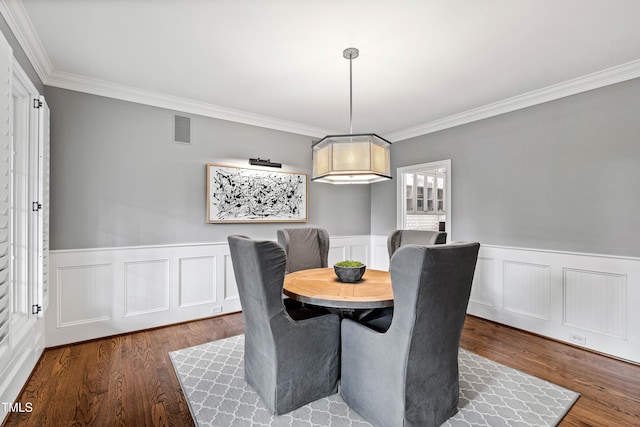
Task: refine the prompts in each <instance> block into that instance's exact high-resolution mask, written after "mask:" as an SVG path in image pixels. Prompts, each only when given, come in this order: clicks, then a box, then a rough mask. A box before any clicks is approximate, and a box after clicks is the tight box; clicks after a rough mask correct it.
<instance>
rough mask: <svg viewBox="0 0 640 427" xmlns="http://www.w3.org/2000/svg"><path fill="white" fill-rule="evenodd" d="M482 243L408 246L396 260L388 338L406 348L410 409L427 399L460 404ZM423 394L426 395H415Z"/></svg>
mask: <svg viewBox="0 0 640 427" xmlns="http://www.w3.org/2000/svg"><path fill="white" fill-rule="evenodd" d="M479 249H480V244H479V243H477V242H473V243H469V242H467V243H454V244H449V245H438V246H427V247H425V246H417V245H407V246H402V247H400V248H399V249H398V250H397V251H396V253H395V254H394V256H393V258H392V259H391V267H390V272H391V282H392V284H393V294H394V315H393V320H392V322H391V326H390V327H389V330H388V332H387V333H388V334H391V335H396V336H397V337H396V339H395V340H394V341H395V342H396V343H398V344H399V345H400V346H401V347H402V348H403V349H404V350H402V351H401V352H402V353H403V354H398V355H397V356H398V360H406V361H407V362H406V363H407V366H406V371H405V372H406V377H405V397H404V399H405V407H406V408H417V407H420V405H421V404H422V403H421V402H422V401H423V399H424V398H425V396H434V395H441V396H442V397H445V396H447V395H450V396H448V398H450V399H451V400H450V401H455V402H456V404H457V401H458V389H459V375H458V374H459V373H458V348H459V345H460V336H461V334H462V327H463V325H464V320H465V316H466V311H467V305H468V303H469V296H470V294H471V285H472V282H473V275H474V272H475V267H476V262H477V259H478V251H479ZM416 390H419V391H420V392H415V391H416Z"/></svg>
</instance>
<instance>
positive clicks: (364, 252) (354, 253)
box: [328, 236, 373, 268]
mask: <svg viewBox="0 0 640 427" xmlns="http://www.w3.org/2000/svg"><path fill="white" fill-rule="evenodd" d="M347 259H351V260H354V261H360V262H362V263H364V264H365V265H367V266H368V267H369V268H373V267H372V266H371V263H370V259H371V237H370V236H336V237H334V236H331V243H330V245H329V260H328V264H329V266H333V264H335V263H336V262H340V261H344V260H347Z"/></svg>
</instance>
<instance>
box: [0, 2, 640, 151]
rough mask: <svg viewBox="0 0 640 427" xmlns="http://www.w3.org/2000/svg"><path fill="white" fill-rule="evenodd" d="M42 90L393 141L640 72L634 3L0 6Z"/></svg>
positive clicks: (639, 28)
mask: <svg viewBox="0 0 640 427" xmlns="http://www.w3.org/2000/svg"><path fill="white" fill-rule="evenodd" d="M0 11H2V13H3V15H5V18H6V19H7V22H8V23H9V25H10V27H11V28H12V30H13V31H14V33H15V34H16V36H17V37H18V40H19V41H20V42H21V44H22V45H23V47H25V50H26V51H27V54H28V56H29V57H30V59H31V60H32V62H33V63H35V64H36V69H37V71H38V73H39V74H40V77H41V79H42V80H43V82H44V83H45V84H47V85H51V86H58V87H65V88H69V89H75V90H83V91H85V92H90V93H96V94H100V95H106V96H113V97H116V98H121V99H128V100H133V101H138V102H145V103H149V104H154V105H159V106H162V107H167V108H172V109H177V110H181V111H186V112H191V113H195V114H205V115H209V116H213V117H220V118H225V119H230V120H235V121H240V122H246V123H251V124H257V125H261V126H266V127H272V128H275V129H282V130H289V131H294V132H297V133H301V134H306V135H310V136H322V135H323V134H325V133H327V132H331V133H348V130H349V61H348V60H346V59H344V58H343V57H342V51H343V50H344V49H345V48H347V47H351V46H354V47H357V48H358V49H360V57H359V58H357V59H355V60H354V61H353V79H354V85H353V99H354V119H353V126H354V129H353V130H354V132H356V133H357V132H375V133H378V134H379V135H381V136H383V137H387V138H389V139H391V140H399V139H403V138H405V137H408V136H413V135H417V134H421V133H427V132H429V131H433V130H438V129H442V128H445V127H448V126H450V125H455V124H460V123H464V122H468V121H471V120H475V119H478V118H483V117H488V116H491V115H495V114H499V113H501V112H505V111H510V110H513V109H517V108H522V107H524V106H528V105H533V104H536V103H539V102H544V101H546V100H549V99H555V98H558V97H561V96H566V95H569V94H573V93H578V92H580V91H584V90H588V89H592V88H595V87H599V86H603V85H606V84H610V83H615V82H617V81H623V80H627V79H630V78H635V77H639V76H640V24H639V20H638V18H639V17H640V1H638V0H546V1H543V0H518V1H513V0H482V1H480V0H420V1H406V0H405V1H398V0H396V1H390V0H386V1H381V0H323V1H316V2H311V1H301V0H270V1H267V0H243V1H240V0H153V1H151V0H127V1H125V0H84V1H81V0H23V1H22V2H20V1H19V0H0Z"/></svg>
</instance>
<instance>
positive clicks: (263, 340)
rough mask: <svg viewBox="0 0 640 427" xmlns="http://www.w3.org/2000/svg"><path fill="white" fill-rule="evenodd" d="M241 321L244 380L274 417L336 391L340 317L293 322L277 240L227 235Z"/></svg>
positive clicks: (331, 315) (321, 316) (283, 252)
mask: <svg viewBox="0 0 640 427" xmlns="http://www.w3.org/2000/svg"><path fill="white" fill-rule="evenodd" d="M227 240H228V241H229V250H230V252H231V260H232V262H233V271H234V274H235V277H236V283H237V286H238V294H239V296H240V304H241V305H242V315H243V317H244V334H245V340H244V378H245V380H246V381H247V383H248V384H249V385H250V386H251V387H253V389H254V390H256V392H257V393H258V395H259V396H260V398H261V399H262V401H263V403H264V404H265V406H266V407H267V408H268V409H269V410H270V411H271V413H273V414H284V413H287V412H290V411H292V410H294V409H297V408H299V407H300V406H302V405H306V404H307V403H309V402H312V401H314V400H317V399H320V398H322V397H325V396H328V395H330V394H333V393H335V392H336V391H337V390H338V378H339V373H340V363H339V362H340V359H339V353H340V318H339V317H338V316H337V315H335V314H327V315H320V316H317V317H314V318H313V319H306V320H301V321H299V322H298V321H295V320H293V319H292V318H291V317H290V316H289V315H288V314H287V313H286V311H285V307H284V304H283V302H282V287H283V284H284V275H285V266H286V263H287V256H286V254H285V251H284V249H283V248H282V246H280V245H279V244H278V243H277V242H274V241H269V240H262V241H260V240H252V239H249V238H247V237H244V236H229V237H227Z"/></svg>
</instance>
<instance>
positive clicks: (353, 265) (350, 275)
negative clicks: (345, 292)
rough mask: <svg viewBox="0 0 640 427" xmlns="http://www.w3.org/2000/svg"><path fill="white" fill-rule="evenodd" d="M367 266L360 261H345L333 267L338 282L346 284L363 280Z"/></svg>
mask: <svg viewBox="0 0 640 427" xmlns="http://www.w3.org/2000/svg"><path fill="white" fill-rule="evenodd" d="M366 269H367V266H366V265H364V264H363V263H361V262H360V261H352V260H345V261H340V262H337V263H335V264H334V265H333V271H335V273H336V276H338V280H340V281H341V282H345V283H356V282H359V281H360V280H361V279H362V276H363V275H364V272H365V270H366Z"/></svg>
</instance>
